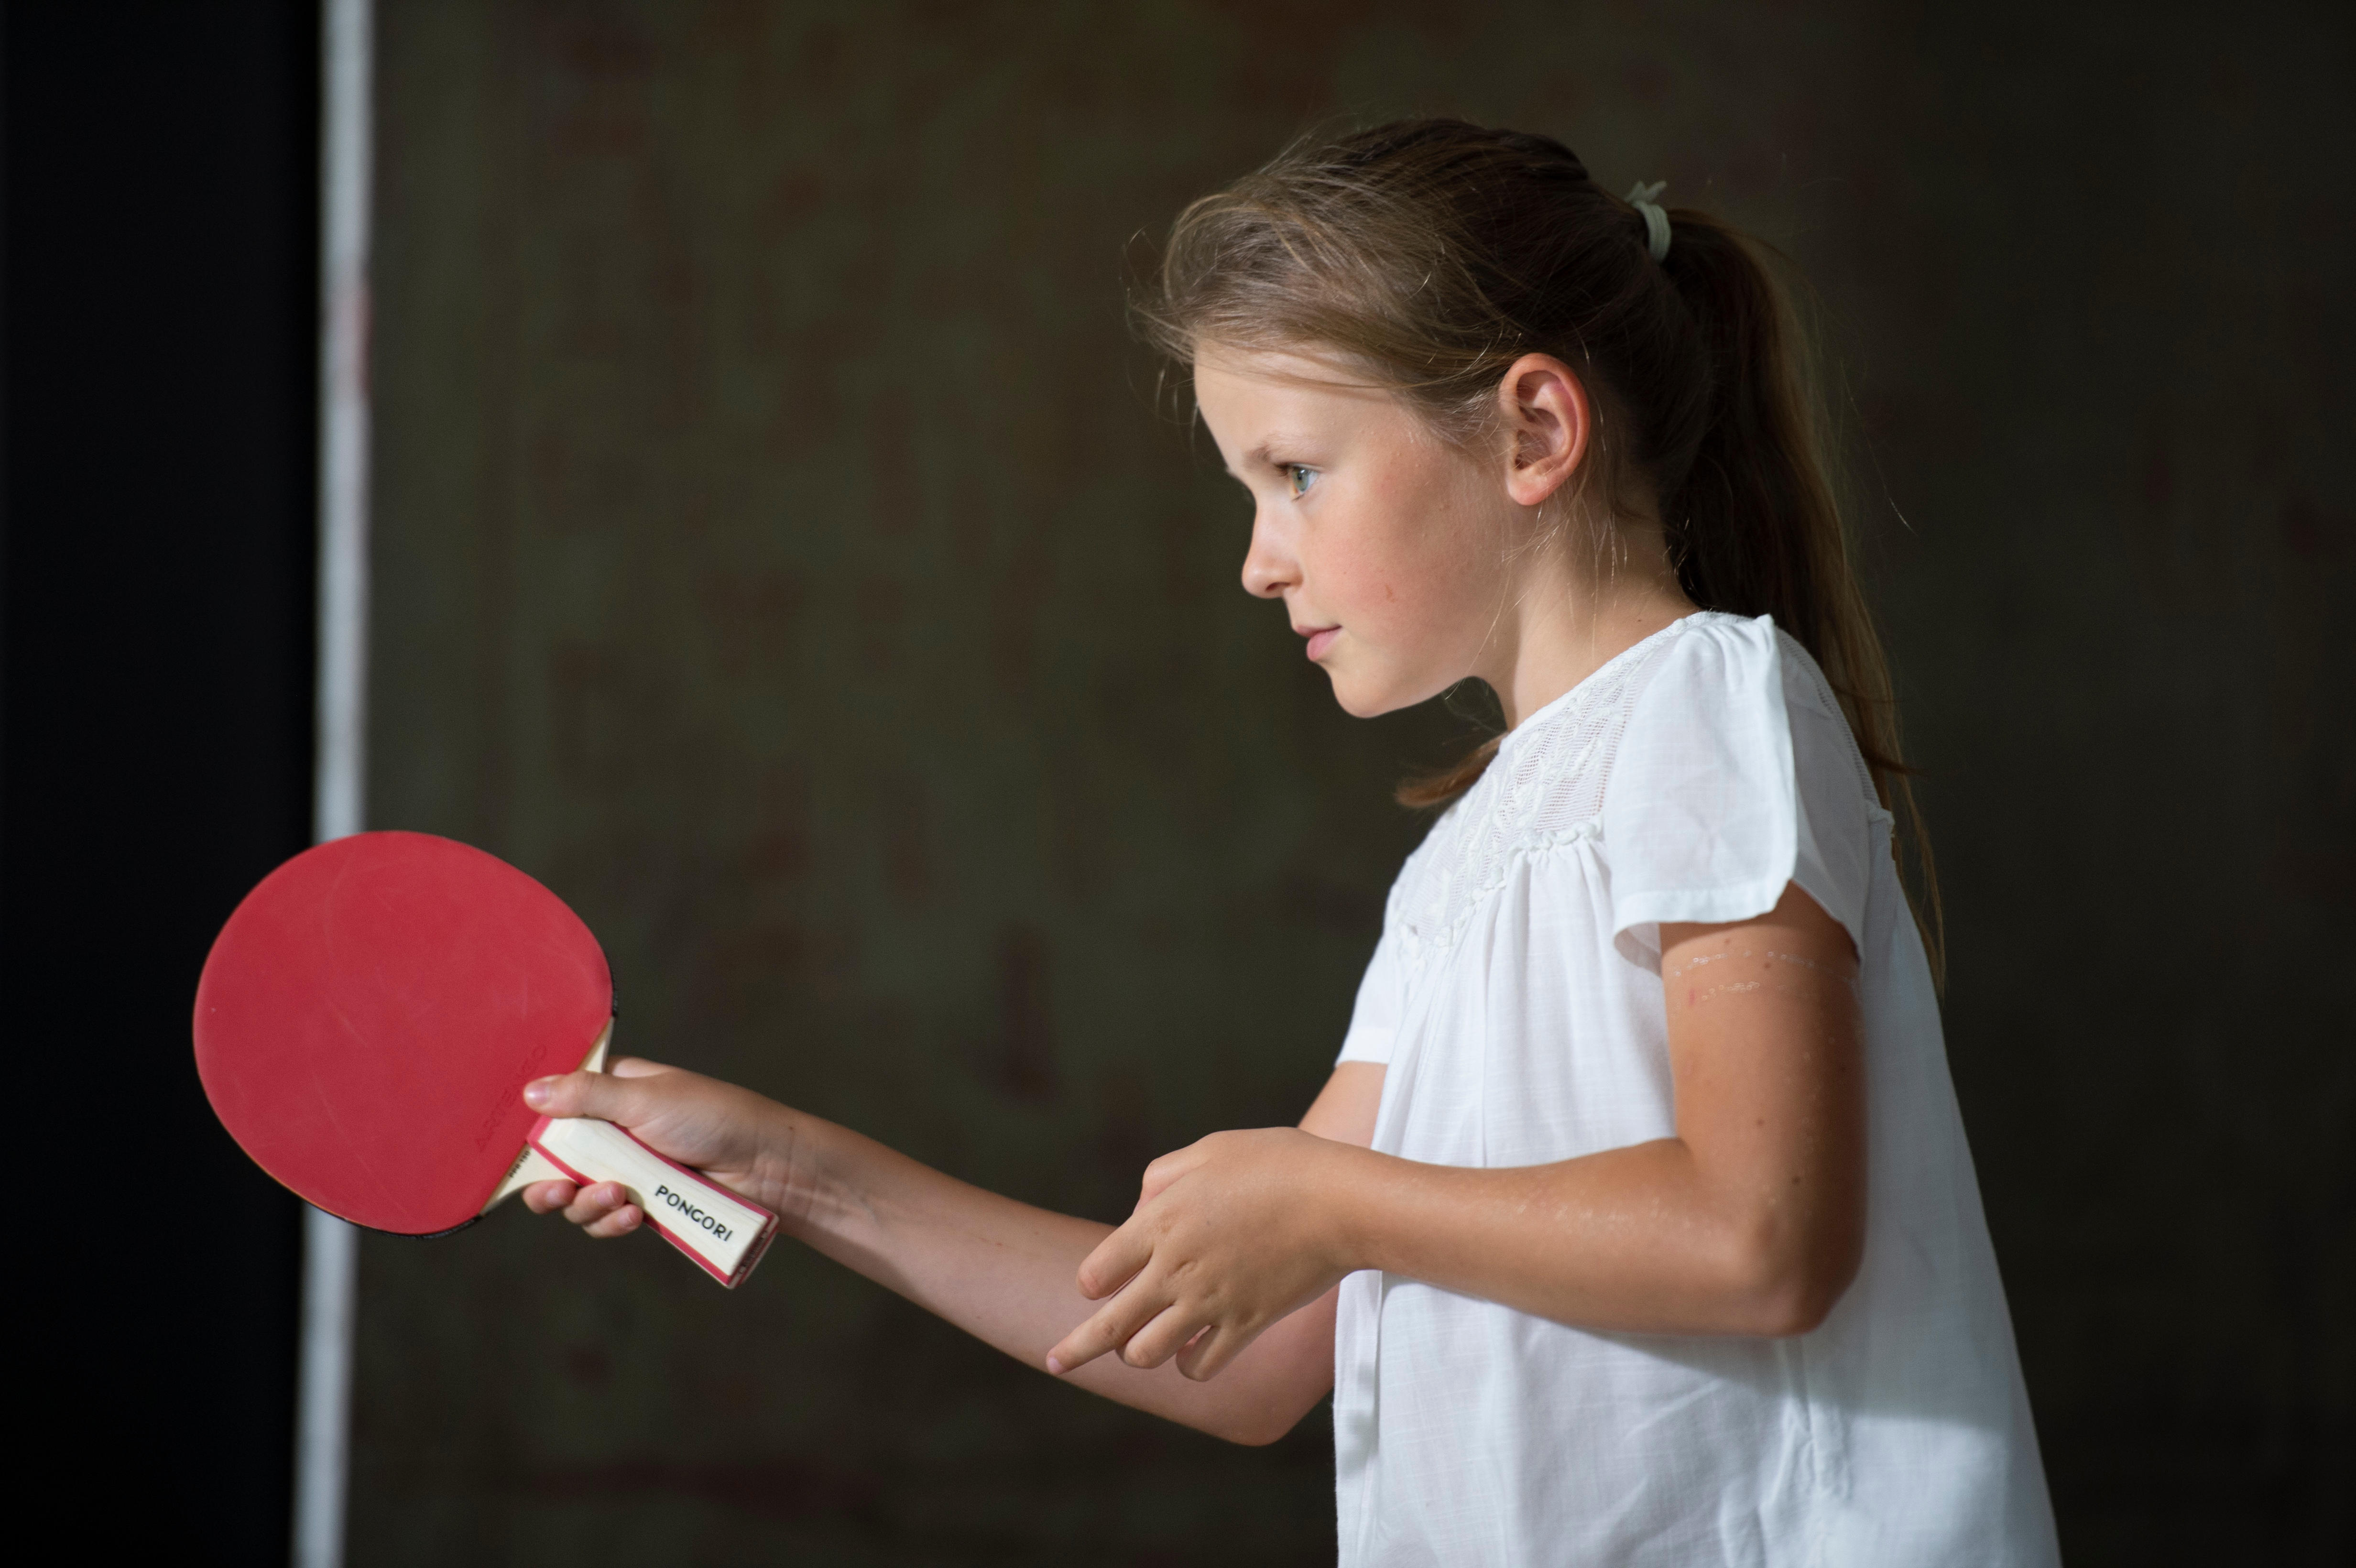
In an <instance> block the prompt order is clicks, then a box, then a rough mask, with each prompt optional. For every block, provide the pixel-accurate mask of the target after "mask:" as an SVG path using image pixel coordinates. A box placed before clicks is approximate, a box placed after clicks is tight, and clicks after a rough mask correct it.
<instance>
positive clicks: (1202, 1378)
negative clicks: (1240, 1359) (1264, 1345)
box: [1178, 1323, 1258, 1383]
mask: <svg viewBox="0 0 2356 1568" xmlns="http://www.w3.org/2000/svg"><path fill="white" fill-rule="evenodd" d="M1254 1339H1258V1335H1256V1334H1247V1333H1244V1332H1243V1331H1242V1330H1240V1329H1238V1328H1236V1327H1234V1326H1233V1325H1232V1324H1225V1323H1215V1324H1213V1325H1211V1327H1210V1328H1206V1329H1205V1330H1204V1331H1203V1332H1202V1333H1200V1334H1197V1335H1195V1336H1194V1338H1193V1339H1189V1340H1188V1341H1187V1342H1186V1348H1185V1349H1183V1350H1181V1351H1179V1352H1178V1371H1179V1373H1180V1375H1182V1376H1183V1377H1185V1378H1187V1379H1189V1380H1190V1381H1194V1382H1198V1383H1201V1382H1208V1381H1211V1380H1212V1379H1213V1378H1215V1377H1217V1376H1218V1375H1219V1373H1220V1372H1221V1371H1224V1370H1225V1369H1226V1365H1227V1363H1228V1362H1229V1361H1232V1360H1235V1359H1236V1358H1237V1356H1240V1355H1242V1354H1243V1353H1244V1350H1245V1349H1246V1348H1247V1347H1248V1346H1249V1345H1250V1344H1251V1342H1252V1341H1253V1340H1254Z"/></svg>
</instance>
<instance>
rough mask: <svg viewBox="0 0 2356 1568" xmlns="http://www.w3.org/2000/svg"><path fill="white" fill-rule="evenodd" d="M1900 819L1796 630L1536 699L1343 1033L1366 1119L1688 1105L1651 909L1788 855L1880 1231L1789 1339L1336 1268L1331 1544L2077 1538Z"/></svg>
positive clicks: (1492, 1147)
mask: <svg viewBox="0 0 2356 1568" xmlns="http://www.w3.org/2000/svg"><path fill="white" fill-rule="evenodd" d="M1791 882H1797V883H1798V884H1799V885H1800V887H1801V888H1802V889H1803V890H1804V891H1806V892H1807V893H1808V895H1809V896H1810V897H1812V898H1814V899H1815V901H1816V902H1817V903H1819V904H1821V905H1822V906H1823V907H1824V909H1825V910H1826V912H1827V913H1829V914H1831V915H1832V916H1833V918H1834V919H1836V920H1837V921H1839V922H1840V923H1841V924H1842V925H1843V926H1844V927H1845V928H1847V932H1848V933H1849V935H1850V937H1851V938H1852V939H1854V941H1855V942H1856V944H1857V950H1858V955H1859V958H1860V960H1861V965H1860V967H1861V974H1860V991H1861V1000H1862V1005H1863V1014H1864V1043H1865V1057H1866V1074H1867V1082H1868V1103H1869V1124H1868V1138H1869V1188H1868V1210H1869V1219H1868V1232H1867V1240H1866V1246H1865V1256H1864V1262H1863V1264H1862V1266H1861V1267H1860V1269H1859V1271H1858V1276H1857V1280H1856V1283H1854V1284H1853V1285H1850V1286H1849V1288H1848V1291H1847V1295H1845V1296H1843V1297H1842V1298H1841V1300H1840V1302H1839V1304H1838V1305H1837V1307H1835V1308H1834V1309H1833V1312H1832V1315H1831V1316H1830V1317H1828V1318H1827V1319H1826V1321H1825V1323H1824V1324H1823V1325H1822V1326H1821V1327H1819V1328H1816V1329H1815V1331H1814V1332H1812V1333H1809V1334H1806V1335H1803V1336H1800V1337H1798V1338H1794V1339H1701V1338H1680V1337H1671V1336H1665V1335H1662V1336H1653V1335H1639V1334H1596V1333H1588V1332H1585V1331H1582V1330H1580V1329H1577V1328H1564V1327H1563V1326H1561V1325H1560V1324H1557V1323H1551V1322H1548V1321H1547V1320H1546V1319H1544V1318H1540V1317H1531V1316H1529V1315H1527V1314H1526V1313H1521V1312H1516V1311H1514V1310H1512V1309H1511V1308H1508V1307H1499V1306H1496V1305H1494V1303H1490V1302H1486V1301H1480V1300H1476V1299H1474V1298H1472V1297H1471V1296H1458V1295H1455V1294H1453V1293H1451V1292H1449V1291H1446V1290H1441V1289H1440V1288H1438V1287H1436V1286H1433V1285H1425V1284H1421V1283H1419V1281H1416V1280H1412V1279H1406V1278H1402V1277H1400V1276H1398V1275H1387V1274H1381V1273H1376V1272H1373V1271H1368V1272H1364V1273H1359V1274H1355V1275H1350V1276H1349V1278H1348V1279H1346V1280H1345V1281H1344V1283H1343V1286H1342V1295H1341V1304H1340V1312H1339V1321H1338V1324H1337V1332H1336V1336H1335V1342H1334V1352H1333V1355H1334V1369H1333V1371H1334V1377H1333V1383H1334V1392H1333V1440H1334V1450H1335V1458H1336V1469H1337V1489H1338V1499H1337V1500H1338V1509H1339V1515H1340V1526H1341V1560H1342V1562H1343V1563H1344V1564H1345V1565H1347V1568H1376V1565H1381V1568H1391V1565H1394V1564H1398V1565H1406V1564H1431V1563H1445V1564H1450V1565H1451V1568H1453V1565H1455V1564H1461V1563H1483V1564H1498V1565H1501V1568H1503V1565H1513V1568H1532V1565H1537V1564H1550V1563H1562V1564H1571V1563H1576V1564H1581V1565H1596V1564H1614V1565H1618V1564H1660V1565H1662V1568H1697V1565H1699V1564H1711V1563H1726V1564H1781V1563H1822V1564H1857V1565H1859V1568H1917V1565H1928V1564H1934V1563H1936V1564H1965V1563H1969V1564H1973V1565H1974V1568H1994V1565H2014V1564H2027V1565H2041V1564H2050V1563H2056V1562H2057V1561H2058V1556H2057V1552H2056V1550H2055V1546H2054V1539H2053V1525H2052V1518H2051V1506H2050V1505H2049V1503H2048V1501H2047V1499H2046V1493H2045V1478H2044V1472H2043V1469H2042V1467H2041V1466H2040V1463H2039V1460H2038V1455H2037V1436H2036V1433H2035V1431H2034V1429H2033V1428H2032V1427H2031V1425H2030V1423H2029V1401H2028V1395H2027V1393H2026V1392H2025V1391H2024V1389H2023V1388H2022V1385H2021V1381H2020V1370H2019V1361H2018V1360H2017V1358H2016V1356H2015V1354H2014V1350H2013V1341H2012V1325H2011V1321H2010V1318H2009V1317H2008V1314H2007V1312H2006V1309H2005V1301H2004V1288H2003V1285H2001V1283H2000V1282H1999V1281H1998V1279H1997V1267H1996V1256H1995V1253H1994V1252H1993V1251H1992V1250H1991V1248H1990V1246H1989V1243H1988V1235H1987V1221H1986V1220H1985V1219H1984V1218H1983V1217H1982V1214H1981V1211H1980V1200H1979V1190H1978V1187H1977V1185H1976V1182H1975V1180H1974V1179H1973V1175H1972V1159H1971V1153H1970V1150H1969V1149H1968V1148H1967V1147H1965V1141H1964V1128H1963V1123H1962V1120H1961V1118H1960V1116H1959V1115H1958V1114H1957V1111H1956V1105H1955V1095H1954V1087H1953V1085H1952V1083H1950V1081H1949V1079H1948V1076H1947V1062H1946V1052H1945V1046H1944V1042H1943V1040H1942V1039H1941V1036H1940V1029H1939V1011H1938V1005H1937V1002H1936V999H1935V998H1934V997H1933V991H1932V986H1931V976H1930V970H1929V966H1928V965H1927V964H1926V963H1925V961H1924V958H1923V951H1922V942H1921V939H1920V937H1919V936H1918V935H1917V933H1916V931H1915V927H1914V923H1913V920H1912V916H1911V915H1910V913H1909V912H1908V909H1907V904H1906V900H1905V897H1904V895H1903V893H1902V892H1901V891H1900V886H1899V882H1898V876H1897V869H1896V865H1895V862H1894V861H1893V859H1892V858H1891V854H1890V814H1889V813H1888V812H1886V811H1884V810H1883V809H1882V808H1881V806H1880V805H1879V803H1878V801H1877V800H1876V798H1875V795H1874V790H1873V784H1872V778H1871V775H1870V774H1869V773H1867V771H1866V768H1865V764H1864V763H1863V761H1862V760H1861V759H1860V758H1859V756H1858V750H1857V744H1856V742H1855V741H1854V740H1853V739H1852V738H1851V737H1850V734H1849V731H1848V726H1847V722H1846V721H1845V720H1843V718H1842V717H1841V712H1840V709H1839V707H1838V706H1837V703H1836V702H1835V700H1834V699H1833V696H1832V693H1831V691H1830V689H1829V688H1827V687H1826V684H1825V678H1824V676H1823V675H1822V673H1821V672H1819V671H1818V669H1817V668H1816V666H1815V661H1814V660H1813V659H1811V658H1810V657H1809V656H1808V655H1807V653H1806V651H1805V650H1804V649H1803V648H1802V647H1801V646H1800V645H1799V644H1798V643H1796V642H1794V641H1793V640H1792V639H1791V638H1790V637H1789V636H1786V635H1783V633H1781V632H1779V631H1777V630H1776V628H1775V626H1774V624H1773V623H1772V621H1770V620H1768V619H1767V618H1765V617H1763V616H1762V617H1761V618H1760V619H1759V620H1756V621H1748V620H1743V619H1740V618H1739V617H1736V616H1732V615H1723V614H1714V613H1703V614H1696V615H1691V616H1688V617H1687V618H1686V619H1684V620H1682V621H1678V622H1676V623H1675V624H1672V625H1670V626H1669V627H1668V628H1666V629H1665V630H1664V631H1661V632H1659V633H1656V634H1655V635H1653V636H1651V637H1648V638H1646V639H1645V640H1644V642H1642V643H1639V644H1637V645H1635V646H1634V647H1633V648H1630V649H1629V650H1627V651H1626V652H1625V653H1623V654H1622V655H1620V656H1618V657H1617V658H1615V659H1613V660H1612V662H1611V663H1609V664H1607V665H1605V666H1604V667H1602V668H1601V669H1600V670H1598V671H1596V672H1595V674H1593V675H1592V676H1590V677H1588V678H1587V679H1586V680H1585V681H1583V682H1581V683H1580V685H1579V686H1578V687H1577V688H1574V689H1572V690H1571V691H1569V692H1568V693H1566V694H1565V695H1564V696H1562V697H1560V698H1558V699H1556V700H1555V701H1554V702H1552V703H1549V704H1548V705H1547V707H1545V708H1543V709H1539V710H1538V711H1537V713H1535V714H1532V715H1531V716H1530V718H1529V719H1528V720H1526V721H1525V722H1524V723H1523V724H1522V725H1521V726H1520V727H1518V728H1517V729H1515V731H1513V732H1512V733H1510V734H1509V735H1507V736H1506V737H1505V742H1504V744H1503V745H1502V746H1501V747H1500V748H1499V751H1498V753H1497V757H1496V760H1495V761H1494V763H1492V764H1491V765H1490V767H1489V771H1488V772H1487V773H1484V774H1483V776H1482V778H1481V780H1480V782H1479V783H1478V784H1475V785H1474V786H1473V787H1472V790H1470V791H1469V792H1468V793H1467V794H1466V795H1464V796H1463V797H1462V799H1460V800H1459V801H1458V802H1457V803H1456V804H1455V805H1453V806H1451V808H1450V809H1449V810H1448V812H1447V813H1446V815H1444V816H1441V817H1440V821H1439V823H1438V824H1437V825H1436V826H1435V827H1433V829H1432V831H1431V833H1430V837H1427V838H1426V839H1425V841H1424V842H1423V844H1422V846H1421V847H1420V848H1418V849H1417V850H1416V851H1415V853H1414V854H1413V855H1411V856H1409V857H1408V862H1407V865H1406V866H1405V868H1404V869H1401V870H1400V872H1399V876H1398V881H1397V882H1396V883H1395V884H1394V885H1393V887H1392V889H1391V894H1390V901H1389V905H1388V909H1387V912H1386V914H1385V917H1384V922H1383V935H1382V941H1381V943H1380V944H1379V945H1378V946H1377V947H1376V950H1375V956H1374V960H1373V962H1372V964H1371V965H1369V966H1368V968H1367V971H1366V976H1365V983H1364V984H1363V986H1362V987H1360V989H1359V993H1358V1002H1357V1008H1356V1012H1355V1016H1354V1017H1353V1019H1352V1020H1351V1025H1350V1032H1349V1036H1348V1038H1347V1040H1346V1041H1345V1042H1344V1046H1343V1049H1342V1057H1341V1059H1342V1060H1343V1061H1377V1062H1385V1063H1387V1064H1388V1068H1387V1072H1386V1073H1385V1075H1384V1081H1383V1095H1382V1109H1381V1112H1380V1114H1379V1115H1378V1116H1377V1118H1376V1125H1375V1138H1374V1147H1376V1148H1377V1149H1380V1150H1383V1151H1385V1152H1386V1153H1390V1154H1396V1155H1399V1156H1402V1157H1406V1158H1408V1159H1416V1160H1424V1161H1429V1162H1431V1163H1435V1164H1440V1165H1458V1166H1493V1167H1494V1166H1521V1165H1538V1164H1543V1163H1547V1162H1549V1161H1553V1160H1561V1159H1569V1158H1570V1157H1574V1156H1578V1155H1583V1154H1591V1153H1594V1152H1595V1151H1597V1150H1600V1149H1608V1148H1617V1147H1623V1146H1625V1145H1629V1144H1635V1143H1642V1142H1644V1141H1646V1140H1648V1139H1653V1138H1660V1137H1666V1136H1671V1135H1673V1133H1674V1132H1675V1130H1676V1125H1675V1104H1674V1102H1673V1096H1672V1092H1671V1087H1670V1079H1669V1058H1668V1048H1667V1031H1666V1025H1665V1018H1664V1011H1663V1004H1662V995H1661V979H1660V950H1659V939H1658V928H1659V925H1660V923H1662V922H1665V921H1667V922H1675V921H1699V922H1719V921H1735V920H1745V919H1749V918H1750V917H1751V916H1754V915H1759V914H1763V913H1765V912H1767V911H1769V910H1770V909H1772V908H1773V907H1774V905H1775V902H1776V901H1777V899H1778V898H1780V897H1781V896H1782V894H1783V888H1784V886H1785V884H1787V883H1791Z"/></svg>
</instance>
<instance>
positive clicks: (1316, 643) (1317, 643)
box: [1309, 626, 1342, 664]
mask: <svg viewBox="0 0 2356 1568" xmlns="http://www.w3.org/2000/svg"><path fill="white" fill-rule="evenodd" d="M1340 635H1342V628H1341V627H1339V626H1328V627H1326V628H1325V629H1324V630H1323V631H1322V632H1312V633H1310V634H1309V658H1310V661H1311V662H1312V664H1313V663H1314V662H1316V661H1317V660H1318V659H1321V658H1323V657H1324V656H1325V650H1326V649H1327V648H1330V647H1332V646H1333V639H1334V638H1336V637H1338V636H1340Z"/></svg>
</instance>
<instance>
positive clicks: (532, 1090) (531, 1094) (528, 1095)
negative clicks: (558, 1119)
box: [523, 1078, 548, 1111]
mask: <svg viewBox="0 0 2356 1568" xmlns="http://www.w3.org/2000/svg"><path fill="white" fill-rule="evenodd" d="M523 1103H524V1104H527V1105H530V1107H531V1108H532V1109H533V1110H535V1111H536V1110H538V1109H540V1108H541V1106H543V1105H545V1104H548V1080H547V1079H545V1078H543V1079H541V1081H540V1082H539V1083H527V1084H525V1085H524V1086H523Z"/></svg>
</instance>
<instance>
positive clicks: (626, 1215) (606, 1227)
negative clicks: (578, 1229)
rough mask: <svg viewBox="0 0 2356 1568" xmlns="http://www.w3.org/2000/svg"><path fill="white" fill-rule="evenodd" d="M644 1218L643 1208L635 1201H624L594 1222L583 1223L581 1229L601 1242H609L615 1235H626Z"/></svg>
mask: <svg viewBox="0 0 2356 1568" xmlns="http://www.w3.org/2000/svg"><path fill="white" fill-rule="evenodd" d="M646 1218H647V1216H646V1211H645V1210H643V1209H640V1208H639V1207H638V1206H637V1204H635V1203H625V1204H623V1205H622V1206H621V1207H620V1208H619V1209H616V1210H615V1211H613V1212H612V1213H610V1214H608V1215H606V1216H605V1218H604V1219H602V1220H599V1221H596V1222H595V1223H594V1224H590V1225H584V1226H583V1227H582V1230H583V1232H584V1233H586V1234H588V1235H591V1236H594V1237H595V1238H597V1240H599V1241H601V1242H610V1241H612V1240H614V1239H615V1238H616V1237H617V1236H626V1235H628V1234H629V1233H630V1232H633V1231H635V1230H637V1228H638V1227H639V1226H640V1225H642V1224H644V1223H645V1222H646Z"/></svg>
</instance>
